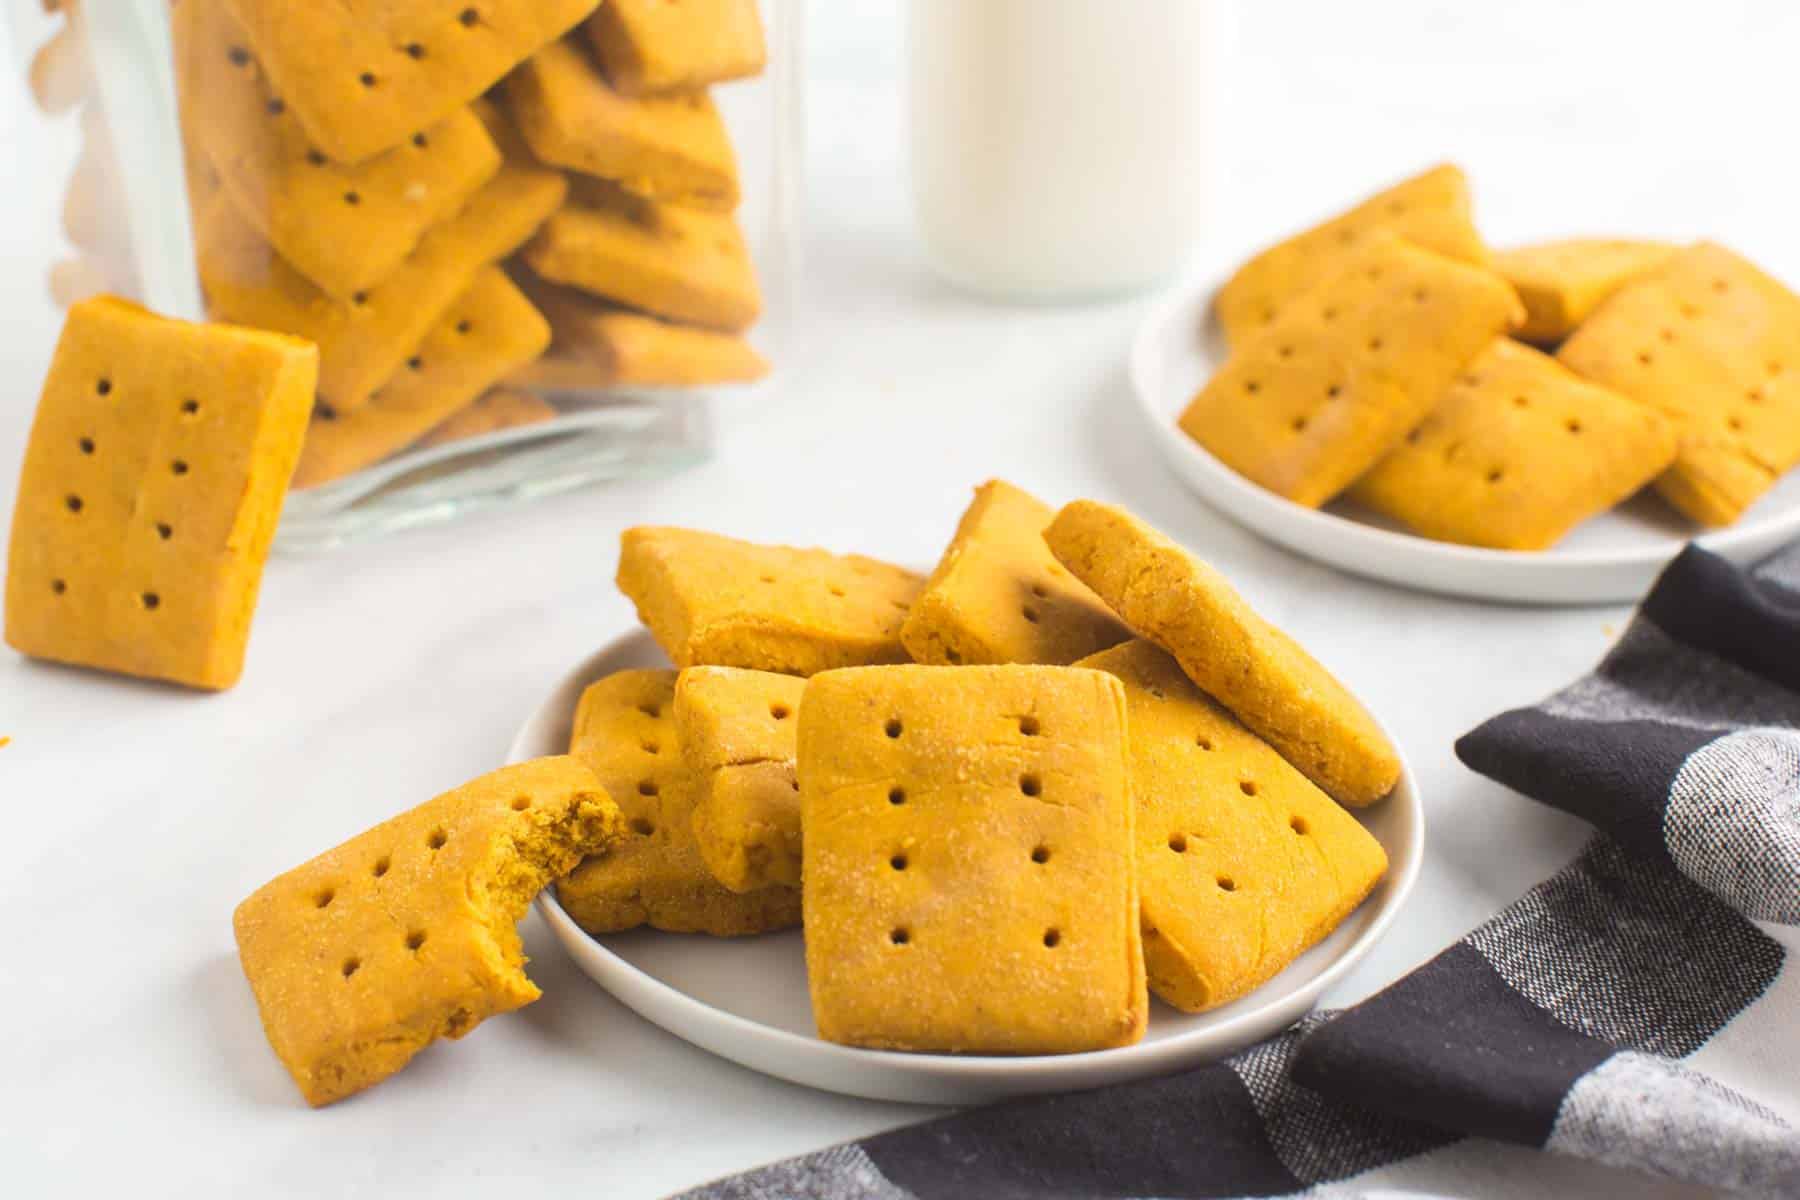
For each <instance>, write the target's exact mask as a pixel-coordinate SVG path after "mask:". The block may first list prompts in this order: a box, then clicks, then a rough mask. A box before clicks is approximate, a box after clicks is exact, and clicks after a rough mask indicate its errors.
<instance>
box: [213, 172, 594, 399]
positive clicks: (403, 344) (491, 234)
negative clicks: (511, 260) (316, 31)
mask: <svg viewBox="0 0 1800 1200" xmlns="http://www.w3.org/2000/svg"><path fill="white" fill-rule="evenodd" d="M565 187H566V185H565V183H564V181H563V178H562V176H561V175H558V174H557V173H556V172H554V171H543V170H538V169H535V168H528V167H519V166H516V165H514V164H511V163H508V164H507V165H506V166H504V167H502V168H501V170H500V172H499V173H498V174H497V175H495V176H494V178H493V179H492V180H491V181H490V182H489V183H488V184H487V185H486V186H484V187H483V188H481V190H480V191H478V192H476V193H475V196H474V198H473V199H471V200H470V201H469V203H468V204H467V205H465V206H464V207H463V209H462V211H461V212H459V213H458V214H457V215H456V216H454V217H452V218H451V219H450V220H448V221H446V222H444V223H443V224H441V225H439V226H437V227H436V228H434V229H432V230H431V231H430V232H429V233H427V234H426V235H425V236H424V238H422V239H421V240H420V242H419V246H418V248H417V249H416V250H414V251H413V253H412V255H411V256H410V257H409V258H408V259H407V260H406V262H405V263H403V264H402V265H401V266H400V269H399V270H397V271H395V272H394V273H393V274H392V275H390V276H388V277H387V279H386V280H384V281H383V282H382V283H381V284H380V285H379V286H377V287H374V288H371V289H370V290H369V291H367V292H358V293H356V294H354V295H352V296H351V297H350V299H348V300H333V299H332V298H331V297H329V296H327V295H325V294H324V293H323V292H321V291H319V289H318V288H316V287H314V286H313V285H312V284H311V283H309V282H307V280H306V279H305V278H303V277H302V276H301V275H300V274H299V273H298V272H296V271H295V270H294V269H293V268H292V267H290V266H288V265H287V263H286V262H284V261H282V259H281V258H280V257H279V256H277V255H275V254H274V253H273V252H272V251H271V250H270V249H269V245H268V243H267V242H265V241H263V239H262V238H261V237H260V236H259V235H258V234H257V232H256V230H255V229H254V228H253V227H252V226H251V225H250V224H249V222H247V221H245V220H244V218H243V216H242V214H241V213H239V211H238V209H237V206H236V205H235V204H233V203H231V202H230V200H229V198H228V197H226V196H223V195H221V196H218V197H215V198H214V200H213V202H212V206H211V207H210V208H209V209H208V211H207V213H206V215H205V217H204V218H203V220H202V222H201V228H200V229H199V231H198V233H199V239H198V240H199V243H200V281H201V286H202V287H203V288H204V289H205V292H206V301H207V307H208V310H209V311H210V312H211V313H212V315H213V316H214V317H215V318H216V319H220V320H230V321H237V322H240V323H242V324H246V325H255V326H259V327H261V328H264V329H279V330H281V331H282V332H284V333H292V334H297V335H299V336H301V337H304V338H307V339H309V340H311V341H313V342H316V343H318V346H319V401H320V403H322V404H324V405H326V406H327V407H329V408H331V409H332V410H334V411H336V412H338V413H347V412H351V411H353V410H355V409H357V408H359V407H361V406H362V405H364V404H366V403H368V400H369V396H370V395H371V394H372V393H373V392H374V391H375V389H376V388H378V387H380V386H381V384H382V382H383V381H385V380H387V379H389V378H390V377H392V376H393V374H394V373H395V372H396V371H398V370H400V368H401V367H402V365H403V364H404V363H405V361H406V359H407V358H408V356H410V355H411V354H412V352H413V351H414V349H415V348H417V346H418V345H419V343H420V342H421V341H422V340H423V339H424V337H425V335H426V333H427V332H429V331H430V329H431V327H432V326H433V325H435V324H436V323H437V321H438V318H440V317H442V316H443V315H444V313H445V311H446V310H448V309H449V307H450V305H451V304H453V303H455V301H456V298H457V297H458V296H460V295H462V294H463V293H464V292H466V291H467V290H468V289H469V285H470V284H471V283H473V282H474V280H475V276H476V274H477V273H479V272H480V271H481V269H482V268H483V267H485V266H488V265H489V264H491V263H493V262H496V261H498V260H499V259H501V258H504V257H505V256H506V255H508V254H510V253H512V251H513V250H515V249H517V248H518V247H519V246H520V244H522V243H523V242H524V241H525V240H526V239H527V238H529V237H530V236H531V234H532V231H533V230H535V229H536V228H537V227H538V225H539V224H541V223H542V222H543V220H544V218H545V217H547V216H549V215H550V213H551V212H553V211H554V210H555V209H556V207H557V205H559V204H561V203H562V199H563V195H564V191H565Z"/></svg>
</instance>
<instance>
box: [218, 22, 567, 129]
mask: <svg viewBox="0 0 1800 1200" xmlns="http://www.w3.org/2000/svg"><path fill="white" fill-rule="evenodd" d="M229 2H230V4H231V9H232V12H233V13H234V14H235V15H236V16H237V19H238V21H239V22H240V23H241V24H242V25H243V26H244V30H245V32H246V33H247V34H248V35H249V38H250V43H251V46H252V48H253V49H254V50H255V52H256V55H257V57H258V58H259V59H261V60H262V62H263V65H264V66H265V67H266V68H267V69H268V72H269V78H270V80H271V81H272V82H273V84H274V86H275V91H276V93H277V94H278V95H280V96H281V97H282V98H283V100H285V101H286V103H287V104H288V105H289V107H291V108H292V109H293V110H294V112H295V114H296V115H297V116H298V117H299V118H300V122H301V124H303V125H304V126H305V127H306V132H307V134H308V135H309V136H310V137H311V138H312V140H313V142H314V143H315V144H316V145H317V146H318V147H319V149H320V150H322V151H324V152H325V154H326V155H327V156H329V157H331V158H334V159H336V160H338V161H339V162H359V161H361V160H362V159H365V158H368V157H369V156H371V155H374V154H379V153H380V152H381V151H383V150H387V149H390V148H391V147H394V146H398V145H399V144H400V143H401V142H404V141H405V140H406V139H407V138H409V137H411V136H412V135H413V134H414V133H416V132H417V131H418V130H420V129H421V128H423V127H425V126H427V125H430V124H431V123H432V122H434V121H437V120H440V119H442V118H443V117H445V116H448V115H449V114H450V113H452V112H454V111H455V110H456V109H458V108H460V107H462V106H463V105H465V104H467V103H468V102H469V101H471V100H473V99H475V97H477V96H479V95H481V93H483V92H485V91H487V90H488V88H490V87H492V86H493V85H494V84H495V83H498V82H499V81H500V79H501V77H502V76H504V75H505V74H506V73H507V72H508V71H510V70H512V69H513V67H515V66H517V65H518V64H519V63H520V62H522V61H524V60H525V59H526V58H528V57H530V56H531V55H532V54H534V53H535V52H537V51H538V50H539V48H541V47H543V46H544V45H546V44H547V43H549V42H552V41H555V40H556V39H557V38H558V37H561V36H562V35H563V34H564V33H565V32H567V31H568V30H570V29H572V28H574V27H575V26H576V25H577V24H579V23H580V22H581V21H582V20H583V19H584V18H586V17H587V16H588V14H590V13H592V12H593V11H594V8H595V6H596V0H480V2H479V3H471V2H470V0H309V2H307V3H298V4H297V3H294V0H229Z"/></svg>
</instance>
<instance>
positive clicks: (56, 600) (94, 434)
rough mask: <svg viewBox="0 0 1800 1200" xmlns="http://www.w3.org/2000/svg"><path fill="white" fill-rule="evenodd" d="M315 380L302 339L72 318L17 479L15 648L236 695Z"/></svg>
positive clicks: (12, 592)
mask: <svg viewBox="0 0 1800 1200" xmlns="http://www.w3.org/2000/svg"><path fill="white" fill-rule="evenodd" d="M317 373H318V353H317V351H315V350H314V349H313V347H311V346H309V345H307V344H306V343H304V342H301V341H299V340H298V339H295V338H289V337H283V336H281V335H279V334H272V333H264V332H262V331H261V330H253V329H237V328H232V327H229V326H222V325H190V324H187V323H186V322H182V321H171V320H166V319H164V318H162V317H158V316H156V315H154V314H152V313H150V312H147V311H145V310H144V309H141V308H138V307H137V306H136V305H134V304H130V303H127V302H126V301H123V300H119V299H116V298H114V297H111V296H100V297H96V298H94V299H91V300H85V301H83V302H81V303H80V304H77V305H75V306H74V307H73V308H71V309H70V310H69V314H68V317H67V319H66V321H65V323H64V325H63V332H62V337H61V338H60V339H59V340H58V342H57V346H56V354H55V357H54V358H53V359H52V360H51V364H50V372H49V376H48V377H47V378H46V379H45V381H44V390H43V395H42V397H41V399H40V400H39V401H38V408H37V416H36V418H35V419H34V420H33V422H32V427H31V438H30V441H29V442H28V443H27V446H26V450H25V464H24V468H23V470H22V472H21V474H20V477H19V494H18V501H17V504H16V505H15V507H14V509H13V526H12V544H11V551H10V555H9V559H8V566H7V573H6V641H7V644H8V645H10V646H12V647H13V648H14V649H15V650H18V651H19V652H20V653H21V654H28V655H31V656H32V657H34V658H48V659H54V660H56V661H58V662H65V663H74V664H77V665H79V666H86V667H97V668H99V669H101V670H106V671H118V672H121V673H123V674H127V675H142V676H146V677H149V678H154V679H167V680H172V681H174V682H176V683H182V684H186V685H188V686H189V687H196V688H209V689H219V688H228V687H230V686H231V685H232V684H234V683H236V682H237V679H238V676H239V674H240V673H241V672H242V670H243V665H244V649H245V646H246V644H247V643H248V641H249V638H250V621H251V617H252V615H253V614H254V613H255V611H256V596H257V590H258V588H259V586H260V584H261V582H262V570H263V562H264V560H265V559H266V558H267V557H268V552H269V542H270V539H271V538H272V537H273V536H274V533H275V524H276V521H277V519H278V518H279V517H280V515H281V502H282V498H283V496H285V495H286V493H287V486H288V478H289V476H291V475H292V474H293V471H294V461H295V458H296V457H297V456H298V455H299V453H300V440H301V436H302V433H303V431H304V430H305V427H306V414H307V413H308V412H309V411H311V408H312V392H313V384H314V380H315V379H316V377H317Z"/></svg>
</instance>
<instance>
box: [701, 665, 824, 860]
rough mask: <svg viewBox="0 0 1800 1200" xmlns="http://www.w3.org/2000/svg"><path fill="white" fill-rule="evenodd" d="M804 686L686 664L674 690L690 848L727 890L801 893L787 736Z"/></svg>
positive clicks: (786, 678) (795, 779)
mask: <svg viewBox="0 0 1800 1200" xmlns="http://www.w3.org/2000/svg"><path fill="white" fill-rule="evenodd" d="M805 688H806V681H805V680H803V679H799V678H796V677H795V676H792V675H777V674H774V673H773V672H770V671H743V670H739V669H737V668H735V667H691V668H689V669H688V670H686V671H683V672H682V673H681V677H680V679H678V680H677V681H676V684H675V732H676V736H677V737H678V738H679V739H680V741H681V754H682V761H683V762H684V763H685V764H686V766H687V769H688V772H689V774H690V775H692V776H693V779H694V786H695V788H696V789H697V795H696V799H695V803H694V817H693V825H694V841H695V843H696V844H697V845H698V847H699V849H700V857H701V859H702V860H704V861H705V863H706V867H707V870H709V871H711V872H712V874H713V878H715V879H717V880H718V881H719V882H720V883H722V884H724V885H725V886H726V887H728V888H730V889H731V890H732V891H734V892H753V891H756V890H757V889H758V888H765V887H770V886H772V885H781V886H785V887H799V886H800V781H799V776H798V774H797V773H796V771H795V767H794V738H795V729H796V727H797V726H798V721H797V720H796V717H797V715H798V714H799V712H800V693H801V692H802V691H804V690H805Z"/></svg>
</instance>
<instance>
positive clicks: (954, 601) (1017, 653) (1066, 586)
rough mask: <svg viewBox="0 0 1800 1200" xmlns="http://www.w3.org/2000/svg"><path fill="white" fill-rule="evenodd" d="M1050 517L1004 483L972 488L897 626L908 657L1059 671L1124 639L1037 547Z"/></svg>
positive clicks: (1105, 612) (1082, 588)
mask: <svg viewBox="0 0 1800 1200" xmlns="http://www.w3.org/2000/svg"><path fill="white" fill-rule="evenodd" d="M1055 515H1056V513H1055V511H1054V510H1052V509H1051V508H1050V506H1049V505H1047V504H1045V503H1044V502H1043V501H1041V500H1039V499H1038V498H1037V497H1036V496H1033V495H1031V494H1030V493H1028V492H1024V491H1021V490H1020V489H1018V488H1016V487H1014V486H1013V485H1012V484H1010V483H1007V482H1006V481H1005V480H1001V479H991V480H989V481H988V482H986V483H984V484H982V485H981V486H980V487H978V488H976V489H975V502H974V503H973V504H971V505H969V507H968V509H967V510H966V511H965V512H964V513H963V516H962V520H961V521H960V522H958V524H957V526H956V536H955V537H954V538H952V539H951V541H950V546H949V548H948V549H947V550H945V551H944V556H943V558H941V559H940V560H938V565H937V569H936V570H934V571H932V573H931V578H929V579H928V580H926V581H925V590H924V591H923V592H920V593H919V599H918V601H917V602H916V603H914V604H913V606H912V612H911V613H910V614H908V616H907V618H906V624H904V625H902V626H901V627H900V641H901V643H902V644H903V645H904V646H905V647H906V650H907V653H909V654H911V655H912V656H913V659H914V660H915V661H917V662H922V663H934V664H937V665H939V666H955V665H960V664H965V663H966V664H970V665H974V664H979V663H1048V664H1052V665H1063V664H1066V663H1072V662H1074V661H1075V660H1076V659H1078V658H1085V657H1087V656H1088V655H1090V654H1093V653H1095V652H1096V651H1099V650H1104V649H1106V647H1108V646H1113V645H1117V644H1118V643H1119V642H1122V641H1124V640H1125V639H1126V638H1128V637H1130V636H1131V631H1130V630H1129V629H1126V628H1125V626H1124V625H1122V624H1120V623H1119V619H1118V618H1117V617H1115V616H1113V614H1112V612H1111V611H1110V610H1109V609H1108V608H1107V607H1106V605H1104V604H1102V603H1101V602H1100V597H1098V596H1096V595H1094V593H1093V592H1091V591H1089V590H1088V589H1087V587H1086V585H1084V584H1083V583H1082V582H1081V581H1080V580H1078V579H1075V578H1073V577H1071V576H1070V574H1069V573H1068V571H1066V570H1064V569H1063V566H1062V564H1060V563H1058V562H1057V561H1056V557H1055V556H1054V555H1053V554H1051V553H1050V547H1048V546H1046V545H1045V544H1044V528H1045V527H1046V526H1047V525H1049V524H1050V519H1051V518H1052V517H1054V516H1055Z"/></svg>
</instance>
